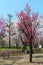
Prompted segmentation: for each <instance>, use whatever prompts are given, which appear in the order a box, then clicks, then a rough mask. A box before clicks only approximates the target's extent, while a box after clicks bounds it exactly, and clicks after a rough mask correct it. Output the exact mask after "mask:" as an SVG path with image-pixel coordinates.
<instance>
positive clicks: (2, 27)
mask: <svg viewBox="0 0 43 65" xmlns="http://www.w3.org/2000/svg"><path fill="white" fill-rule="evenodd" d="M5 31H7V25H6V23H5V20H4V18H0V42H2V40H3V38H4V37H5Z"/></svg>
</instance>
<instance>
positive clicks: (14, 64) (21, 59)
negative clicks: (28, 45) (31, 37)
mask: <svg viewBox="0 0 43 65" xmlns="http://www.w3.org/2000/svg"><path fill="white" fill-rule="evenodd" d="M0 65H43V54H33V58H32V63H30V62H29V54H25V55H23V56H16V57H14V56H13V57H10V58H6V59H5V58H3V57H0Z"/></svg>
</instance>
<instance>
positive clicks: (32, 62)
mask: <svg viewBox="0 0 43 65" xmlns="http://www.w3.org/2000/svg"><path fill="white" fill-rule="evenodd" d="M32 63H37V64H43V62H39V61H37V62H32Z"/></svg>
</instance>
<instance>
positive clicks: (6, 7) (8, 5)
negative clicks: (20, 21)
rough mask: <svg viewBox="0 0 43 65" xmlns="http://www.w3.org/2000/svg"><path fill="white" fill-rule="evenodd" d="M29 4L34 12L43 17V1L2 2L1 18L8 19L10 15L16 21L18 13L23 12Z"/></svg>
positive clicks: (19, 0)
mask: <svg viewBox="0 0 43 65" xmlns="http://www.w3.org/2000/svg"><path fill="white" fill-rule="evenodd" d="M27 3H28V4H29V6H31V9H32V11H34V12H38V13H39V14H40V15H43V0H0V16H3V17H4V18H6V19H7V17H8V16H7V14H8V13H9V14H12V15H13V18H14V19H16V13H17V12H19V11H20V10H23V9H24V8H25V5H26V4H27Z"/></svg>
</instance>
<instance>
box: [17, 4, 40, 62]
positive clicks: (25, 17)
mask: <svg viewBox="0 0 43 65" xmlns="http://www.w3.org/2000/svg"><path fill="white" fill-rule="evenodd" d="M17 18H18V20H19V21H18V23H17V25H18V30H21V31H22V33H23V34H24V40H23V39H22V37H21V39H22V42H23V44H24V45H25V46H26V45H29V46H30V62H32V52H33V50H32V44H35V40H36V38H37V27H38V24H39V22H38V21H37V20H38V13H31V8H30V7H29V6H28V4H27V5H26V8H25V10H24V11H21V12H20V13H19V14H17Z"/></svg>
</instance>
